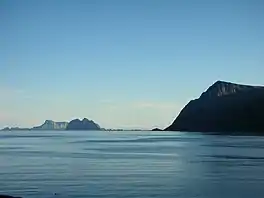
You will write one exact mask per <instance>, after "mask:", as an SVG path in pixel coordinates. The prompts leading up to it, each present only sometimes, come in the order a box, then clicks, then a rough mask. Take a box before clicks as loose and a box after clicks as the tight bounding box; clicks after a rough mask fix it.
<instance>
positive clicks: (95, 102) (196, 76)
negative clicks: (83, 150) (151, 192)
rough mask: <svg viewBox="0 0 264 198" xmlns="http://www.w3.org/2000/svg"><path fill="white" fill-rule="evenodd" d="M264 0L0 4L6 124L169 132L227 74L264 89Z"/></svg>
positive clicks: (0, 117) (0, 108)
mask: <svg viewBox="0 0 264 198" xmlns="http://www.w3.org/2000/svg"><path fill="white" fill-rule="evenodd" d="M263 10H264V1H263V0H215V1H212V0H200V1H197V0H133V1H124V0H111V1H109V0H89V1H86V0H76V1H70V0H56V1H53V0H46V1H34V0H32V1H29V0H24V1H9V0H0V127H5V126H19V127H30V126H33V125H34V126H35V125H40V124H42V123H43V122H44V120H46V119H52V120H54V121H70V120H71V119H74V118H84V117H86V118H88V119H92V120H94V121H95V122H97V123H99V124H100V125H101V126H102V127H105V128H126V129H129V128H142V129H149V128H153V127H160V128H164V127H166V126H168V125H169V124H170V123H171V122H172V121H173V120H174V119H175V117H176V116H177V115H178V113H179V112H180V110H181V109H182V108H183V107H184V105H185V104H186V103H188V101H189V100H191V99H194V98H197V97H199V96H200V94H201V93H202V92H203V91H205V90H206V89H207V88H208V87H209V86H210V85H211V84H213V83H214V82H215V81H217V80H224V81H230V82H235V83H242V84H252V85H264V78H263V74H264V65H263V63H264V11H263Z"/></svg>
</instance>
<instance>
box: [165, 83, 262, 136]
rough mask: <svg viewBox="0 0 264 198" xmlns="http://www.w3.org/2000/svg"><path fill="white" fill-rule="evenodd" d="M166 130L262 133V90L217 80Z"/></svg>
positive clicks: (187, 106)
mask: <svg viewBox="0 0 264 198" xmlns="http://www.w3.org/2000/svg"><path fill="white" fill-rule="evenodd" d="M165 130H171V131H200V132H259V133H262V132H263V133H264V87H259V86H248V85H238V84H234V83H229V82H223V81H217V82H216V83H214V84H213V85H212V86H211V87H209V88H208V89H207V91H206V92H204V93H202V95H201V96H200V98H198V99H195V100H192V101H190V102H189V103H188V104H187V105H186V106H185V107H184V108H183V109H182V111H181V112H180V114H179V116H178V117H177V118H176V119H175V121H174V122H173V123H172V125H171V126H169V127H168V128H166V129H165Z"/></svg>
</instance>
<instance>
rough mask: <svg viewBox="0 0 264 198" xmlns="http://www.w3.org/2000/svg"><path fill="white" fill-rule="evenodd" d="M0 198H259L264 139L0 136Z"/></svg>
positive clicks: (263, 193)
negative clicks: (0, 195) (16, 197)
mask: <svg viewBox="0 0 264 198" xmlns="http://www.w3.org/2000/svg"><path fill="white" fill-rule="evenodd" d="M0 194H7V195H12V196H20V197H23V198H85V197H91V198H99V197H100V198H137V197H138V198H249V197H250V198H263V197H264V136H230V135H213V134H210V135H206V134H202V133H184V132H163V131H161V132H151V131H118V132H115V131H1V132H0Z"/></svg>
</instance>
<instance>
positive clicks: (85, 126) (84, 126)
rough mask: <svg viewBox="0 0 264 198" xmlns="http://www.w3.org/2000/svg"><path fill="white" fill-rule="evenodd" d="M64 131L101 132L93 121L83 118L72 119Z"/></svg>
mask: <svg viewBox="0 0 264 198" xmlns="http://www.w3.org/2000/svg"><path fill="white" fill-rule="evenodd" d="M66 130H101V127H100V126H99V125H98V124H96V123H95V122H94V121H93V120H88V119H87V118H83V120H80V119H74V120H72V121H70V122H69V124H68V126H67V128H66Z"/></svg>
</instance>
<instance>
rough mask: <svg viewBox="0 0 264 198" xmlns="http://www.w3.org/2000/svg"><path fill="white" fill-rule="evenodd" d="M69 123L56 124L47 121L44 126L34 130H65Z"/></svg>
mask: <svg viewBox="0 0 264 198" xmlns="http://www.w3.org/2000/svg"><path fill="white" fill-rule="evenodd" d="M67 125H68V122H54V121H52V120H46V121H45V122H44V123H43V124H42V125H40V126H36V127H33V128H32V129H33V130H65V129H66V127H67Z"/></svg>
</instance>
